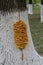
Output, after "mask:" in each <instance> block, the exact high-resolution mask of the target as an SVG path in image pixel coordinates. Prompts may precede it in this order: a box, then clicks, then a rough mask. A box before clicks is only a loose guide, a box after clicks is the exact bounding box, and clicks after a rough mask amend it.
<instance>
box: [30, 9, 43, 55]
mask: <svg viewBox="0 0 43 65" xmlns="http://www.w3.org/2000/svg"><path fill="white" fill-rule="evenodd" d="M39 12H40V9H38V10H37V12H36V10H34V14H33V15H29V23H30V29H31V33H32V38H33V42H34V46H35V49H36V50H37V52H38V53H39V54H40V55H42V56H43V23H41V21H40V13H39Z"/></svg>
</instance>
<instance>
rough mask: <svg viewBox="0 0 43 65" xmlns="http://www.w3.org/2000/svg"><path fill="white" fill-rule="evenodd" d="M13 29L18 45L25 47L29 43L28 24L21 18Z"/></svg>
mask: <svg viewBox="0 0 43 65" xmlns="http://www.w3.org/2000/svg"><path fill="white" fill-rule="evenodd" d="M13 30H14V41H15V44H16V47H17V48H19V49H24V48H25V47H26V45H27V43H28V37H27V29H26V24H25V23H24V22H23V21H22V20H19V21H17V22H16V23H15V24H14V25H13Z"/></svg>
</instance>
